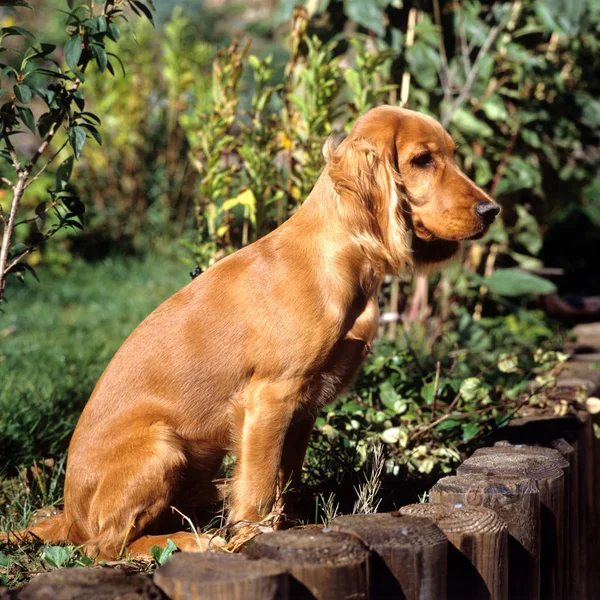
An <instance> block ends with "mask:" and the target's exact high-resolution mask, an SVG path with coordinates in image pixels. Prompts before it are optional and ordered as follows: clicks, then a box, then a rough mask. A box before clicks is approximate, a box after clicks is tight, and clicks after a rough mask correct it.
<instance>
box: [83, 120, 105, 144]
mask: <svg viewBox="0 0 600 600" xmlns="http://www.w3.org/2000/svg"><path fill="white" fill-rule="evenodd" d="M80 127H83V128H85V129H87V131H88V132H89V134H90V135H91V136H92V137H93V138H94V139H95V140H96V141H97V142H98V145H99V146H102V136H101V135H100V132H99V131H98V130H97V129H96V127H94V126H93V125H90V124H89V123H81V125H80Z"/></svg>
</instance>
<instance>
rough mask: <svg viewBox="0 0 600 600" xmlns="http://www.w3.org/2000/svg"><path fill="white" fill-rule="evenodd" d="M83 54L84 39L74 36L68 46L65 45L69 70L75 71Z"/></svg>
mask: <svg viewBox="0 0 600 600" xmlns="http://www.w3.org/2000/svg"><path fill="white" fill-rule="evenodd" d="M82 52H83V39H82V37H81V36H80V35H79V34H78V35H74V36H73V37H72V38H71V39H70V40H69V41H68V42H67V43H66V44H65V60H66V61H67V65H69V68H70V69H71V70H72V71H74V70H75V69H76V68H77V65H78V64H79V59H80V58H81V53H82Z"/></svg>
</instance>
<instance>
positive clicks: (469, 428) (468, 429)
mask: <svg viewBox="0 0 600 600" xmlns="http://www.w3.org/2000/svg"><path fill="white" fill-rule="evenodd" d="M480 429H481V426H480V425H478V424H477V423H465V424H464V425H463V426H462V434H463V442H468V441H469V440H471V439H473V438H474V437H475V436H476V435H477V434H478V433H479V431H480Z"/></svg>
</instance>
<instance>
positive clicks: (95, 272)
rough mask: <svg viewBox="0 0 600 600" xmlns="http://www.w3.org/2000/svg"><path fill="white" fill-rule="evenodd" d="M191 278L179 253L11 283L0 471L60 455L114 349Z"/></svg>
mask: <svg viewBox="0 0 600 600" xmlns="http://www.w3.org/2000/svg"><path fill="white" fill-rule="evenodd" d="M189 281H190V277H189V275H188V273H187V270H186V268H185V266H184V265H183V264H182V263H181V262H180V261H179V260H177V258H175V257H169V256H160V255H155V256H149V257H147V258H145V259H144V260H133V259H129V260H123V259H120V260H117V259H107V260H105V261H103V262H99V263H96V264H84V263H76V264H74V265H73V267H72V269H71V270H70V272H69V273H68V274H67V275H66V276H63V277H52V276H51V275H49V274H48V273H47V272H44V270H43V269H41V281H40V283H38V282H36V281H35V280H34V279H33V278H28V280H27V281H26V283H25V284H24V285H19V284H18V282H16V285H15V283H13V285H12V287H11V288H10V289H9V290H8V300H9V302H8V303H6V305H5V313H4V314H3V315H1V316H0V382H1V384H0V456H2V465H1V466H0V475H13V474H14V473H15V472H16V470H17V469H18V468H19V467H21V466H24V465H25V466H29V465H31V464H32V462H33V461H34V460H39V459H45V458H49V457H57V456H60V455H61V454H63V453H64V451H65V450H66V448H67V445H68V441H69V438H70V435H71V432H72V431H73V428H74V426H75V424H76V422H77V418H78V416H79V413H80V412H81V409H82V408H83V406H84V404H85V402H86V401H87V399H88V397H89V395H90V393H91V391H92V389H93V387H94V384H95V382H96V381H97V380H98V377H99V376H100V374H101V373H102V371H103V370H104V368H105V367H106V365H107V363H108V361H109V360H110V358H111V357H112V355H113V354H114V353H115V351H116V350H117V349H118V348H119V346H120V345H121V344H122V343H123V341H124V340H125V338H126V337H127V336H128V335H129V333H131V331H132V330H133V329H134V328H135V327H136V325H138V323H140V321H141V320H142V319H143V318H144V317H146V316H147V315H148V314H149V313H150V312H151V311H152V310H153V309H154V308H156V306H158V305H159V304H160V303H161V302H162V301H163V300H165V299H166V298H168V297H169V296H170V295H171V294H173V293H174V292H175V291H176V290H177V289H179V288H181V287H183V286H184V285H185V284H186V283H188V282H189Z"/></svg>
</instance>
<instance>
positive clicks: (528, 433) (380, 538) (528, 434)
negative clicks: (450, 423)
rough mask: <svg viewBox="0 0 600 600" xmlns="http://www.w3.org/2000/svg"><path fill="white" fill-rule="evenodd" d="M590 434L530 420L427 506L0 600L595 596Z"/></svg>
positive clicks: (596, 424)
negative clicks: (145, 572)
mask: <svg viewBox="0 0 600 600" xmlns="http://www.w3.org/2000/svg"><path fill="white" fill-rule="evenodd" d="M582 356H583V360H578V356H577V355H575V356H574V359H573V360H572V361H570V362H569V363H568V364H567V368H566V369H565V371H564V373H563V375H562V376H561V378H560V379H559V386H558V392H557V393H558V394H559V396H558V397H559V398H564V399H566V400H569V401H570V402H572V403H573V402H575V406H577V404H576V402H577V400H578V399H580V398H581V396H582V393H583V394H584V395H587V396H594V395H598V394H599V391H600V370H598V369H595V368H594V361H591V360H586V358H587V359H589V355H582ZM597 356H600V355H597ZM599 428H600V414H595V415H592V414H590V413H589V412H587V411H585V410H576V411H575V414H574V415H573V414H571V415H570V416H566V417H557V416H555V415H552V414H530V415H528V416H527V417H525V418H518V419H514V420H513V421H512V422H511V424H510V425H509V426H508V427H506V428H504V429H503V430H501V432H500V433H501V436H500V437H499V438H498V439H497V440H496V441H495V443H494V445H491V446H489V447H487V448H482V449H479V450H477V451H476V452H475V453H474V454H473V455H472V456H471V457H470V458H468V459H467V460H466V461H465V462H464V463H463V464H462V465H461V466H460V467H459V468H458V469H457V475H456V476H452V477H444V478H442V479H440V480H439V481H438V482H437V483H436V484H435V485H434V486H433V488H432V489H431V490H430V495H429V502H430V503H429V504H421V505H410V506H407V507H403V508H401V509H400V510H399V511H396V512H394V513H387V514H375V515H349V516H343V517H338V518H337V519H335V520H334V521H333V523H332V524H331V526H330V527H326V528H321V527H316V526H313V527H308V528H305V529H292V530H288V531H278V532H273V533H267V534H263V535H260V536H257V537H256V538H254V539H253V540H252V541H251V542H250V543H248V544H247V545H246V547H245V548H244V550H243V554H241V555H240V554H235V555H232V554H229V553H226V552H224V551H216V552H207V553H204V554H177V555H175V556H174V557H173V558H172V559H171V560H170V561H169V562H168V563H167V564H166V565H164V566H162V567H161V568H159V569H158V570H157V571H156V572H155V573H154V575H153V576H144V575H139V574H135V575H126V574H125V573H123V572H120V571H118V570H115V569H108V568H103V569H93V570H87V569H59V570H56V571H54V572H51V573H46V574H42V575H40V576H39V577H36V578H35V579H33V580H32V581H31V582H30V583H28V584H27V585H25V586H23V587H22V588H18V589H15V590H10V591H4V590H0V600H13V599H22V600H27V599H28V598H42V597H44V598H45V597H56V598H61V599H64V600H70V599H71V598H72V599H80V598H81V599H83V600H85V599H87V598H89V599H90V600H91V599H92V598H94V599H95V598H116V597H120V598H128V599H139V600H150V599H152V600H154V599H158V598H162V599H171V600H200V599H202V600H228V599H231V600H234V599H235V600H271V599H272V600H288V599H293V600H296V599H300V600H301V599H302V598H307V599H311V600H338V599H339V600H343V599H347V598H355V599H357V600H360V599H365V600H366V599H369V600H378V599H380V598H391V597H393V598H401V599H405V600H413V599H414V600H445V599H446V598H447V597H448V598H449V599H450V600H453V599H454V598H460V599H461V600H463V599H464V600H470V599H472V600H480V599H481V600H483V599H484V598H485V599H487V600H508V599H510V600H513V599H514V600H521V599H522V600H525V599H527V600H575V599H577V600H592V599H595V598H600V567H599V566H598V565H599V563H598V560H599V557H600V502H599V501H598V498H600V439H599V437H598V436H597V435H596V434H595V430H596V431H600V429H599ZM448 542H449V543H448ZM449 549H450V551H449ZM457 565H462V567H460V568H463V567H465V565H467V566H469V569H467V571H462V572H461V571H460V568H459V567H458V566H457ZM465 573H467V579H468V578H469V577H471V580H470V581H467V580H465ZM461 585H462V587H461ZM457 590H458V591H457Z"/></svg>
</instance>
